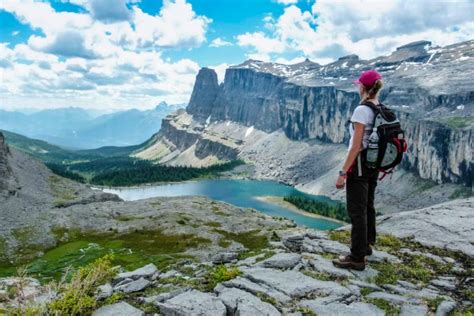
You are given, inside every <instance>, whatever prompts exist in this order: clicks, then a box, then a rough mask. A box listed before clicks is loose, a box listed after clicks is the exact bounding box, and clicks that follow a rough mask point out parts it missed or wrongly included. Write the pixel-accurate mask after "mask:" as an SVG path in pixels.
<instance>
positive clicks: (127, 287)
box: [114, 278, 151, 293]
mask: <svg viewBox="0 0 474 316" xmlns="http://www.w3.org/2000/svg"><path fill="white" fill-rule="evenodd" d="M150 283H151V282H150V281H148V280H146V279H144V278H140V279H138V280H133V281H131V282H128V283H125V284H122V285H119V286H116V287H114V292H122V293H133V292H138V291H141V290H143V289H144V288H146V287H147V286H148V285H150Z"/></svg>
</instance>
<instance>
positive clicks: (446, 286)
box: [430, 277, 457, 291]
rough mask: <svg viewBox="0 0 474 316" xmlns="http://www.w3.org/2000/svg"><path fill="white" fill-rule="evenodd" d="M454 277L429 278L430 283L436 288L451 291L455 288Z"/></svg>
mask: <svg viewBox="0 0 474 316" xmlns="http://www.w3.org/2000/svg"><path fill="white" fill-rule="evenodd" d="M456 282H457V281H456V278H442V277H440V278H437V279H434V280H431V282H430V284H433V285H434V286H436V287H437V288H440V289H443V290H447V291H453V290H455V289H456V287H457V286H456Z"/></svg>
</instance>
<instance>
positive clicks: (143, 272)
mask: <svg viewBox="0 0 474 316" xmlns="http://www.w3.org/2000/svg"><path fill="white" fill-rule="evenodd" d="M157 271H158V269H157V268H156V266H155V265H154V264H153V263H150V264H147V265H146V266H144V267H141V268H139V269H136V270H134V271H130V272H123V273H119V274H118V275H117V277H116V278H115V279H116V280H123V279H133V280H136V279H140V278H151V277H152V276H153V274H155V273H156V272H157Z"/></svg>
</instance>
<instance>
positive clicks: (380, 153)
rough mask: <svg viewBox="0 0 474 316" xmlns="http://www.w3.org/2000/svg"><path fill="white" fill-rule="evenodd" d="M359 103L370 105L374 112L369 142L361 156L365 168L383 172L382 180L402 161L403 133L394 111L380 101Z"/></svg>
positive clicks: (405, 143)
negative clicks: (376, 102) (376, 103)
mask: <svg viewBox="0 0 474 316" xmlns="http://www.w3.org/2000/svg"><path fill="white" fill-rule="evenodd" d="M361 105H366V106H368V107H370V108H371V109H372V110H373V111H374V114H375V115H374V124H373V128H372V132H371V134H370V137H369V143H368V146H367V148H365V149H364V150H362V152H361V155H362V157H361V158H362V161H363V162H364V164H365V166H366V167H367V168H369V169H377V170H379V171H380V172H382V173H383V176H382V177H381V178H380V180H382V179H383V178H384V177H385V176H386V175H387V174H389V173H391V172H392V171H393V169H394V168H395V166H397V165H398V164H399V163H400V162H401V161H402V158H403V153H405V152H406V151H407V148H408V144H407V141H406V139H405V133H404V131H403V129H402V127H401V126H400V122H399V121H398V118H397V116H396V115H395V113H394V112H393V111H392V110H390V109H389V108H388V107H386V106H385V105H383V104H382V103H379V104H378V105H375V104H374V103H372V102H370V101H364V102H362V103H361Z"/></svg>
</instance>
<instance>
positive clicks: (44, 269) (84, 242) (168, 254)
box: [0, 229, 211, 281]
mask: <svg viewBox="0 0 474 316" xmlns="http://www.w3.org/2000/svg"><path fill="white" fill-rule="evenodd" d="M62 233H64V231H62V230H61V229H56V230H55V234H62ZM210 244H211V240H209V239H206V238H202V237H198V236H196V235H192V234H177V235H169V234H165V233H163V232H162V231H159V230H156V231H140V232H131V233H126V234H121V235H119V234H108V235H105V234H91V233H89V234H84V233H81V232H78V231H70V232H69V241H68V242H64V243H62V244H60V245H59V246H57V247H55V248H53V249H51V250H49V251H47V252H46V254H45V255H44V256H42V257H41V258H38V259H36V260H34V261H32V262H30V263H29V264H28V269H27V270H28V273H29V274H32V275H34V276H35V277H38V278H39V279H40V280H42V281H47V280H49V279H51V278H53V279H59V278H60V277H61V275H62V274H63V273H64V271H65V270H66V269H67V268H68V267H73V268H77V267H81V266H84V265H87V264H88V263H90V262H92V261H94V260H95V259H97V258H99V257H102V256H104V255H106V254H109V253H113V254H114V259H113V262H114V264H118V265H121V266H123V267H124V268H125V269H127V270H133V269H136V268H139V267H142V266H144V265H145V264H148V263H154V264H155V265H156V266H157V267H159V268H163V267H166V266H168V265H169V264H172V263H175V262H176V261H178V260H179V259H182V258H190V256H189V255H187V254H186V250H188V249H191V248H197V247H202V246H207V245H210ZM11 269H12V267H4V269H0V275H2V274H3V275H11V274H12V271H11ZM13 269H14V268H13Z"/></svg>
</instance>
